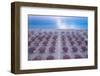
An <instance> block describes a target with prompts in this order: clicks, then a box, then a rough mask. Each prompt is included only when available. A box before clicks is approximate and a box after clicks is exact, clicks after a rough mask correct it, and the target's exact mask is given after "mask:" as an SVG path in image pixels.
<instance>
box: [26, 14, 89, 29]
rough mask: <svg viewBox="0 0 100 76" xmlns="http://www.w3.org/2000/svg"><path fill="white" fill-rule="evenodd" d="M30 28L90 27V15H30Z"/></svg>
mask: <svg viewBox="0 0 100 76" xmlns="http://www.w3.org/2000/svg"><path fill="white" fill-rule="evenodd" d="M28 28H34V29H88V17H76V16H42V15H29V16H28Z"/></svg>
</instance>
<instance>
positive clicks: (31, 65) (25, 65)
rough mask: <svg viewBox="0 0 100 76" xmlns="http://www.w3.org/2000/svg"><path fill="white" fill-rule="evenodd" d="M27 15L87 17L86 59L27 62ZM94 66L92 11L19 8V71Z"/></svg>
mask: <svg viewBox="0 0 100 76" xmlns="http://www.w3.org/2000/svg"><path fill="white" fill-rule="evenodd" d="M28 14H35V15H60V16H86V17H88V43H89V44H88V59H69V60H53V61H28V54H27V53H28V51H27V48H28V46H27V44H28V36H27V34H28V20H27V19H28V18H27V17H28V16H27V15H28ZM90 65H94V11H88V10H87V11H86V10H85V11H84V10H71V9H57V8H40V7H21V8H20V69H21V70H25V69H42V68H58V67H75V66H90Z"/></svg>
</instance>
